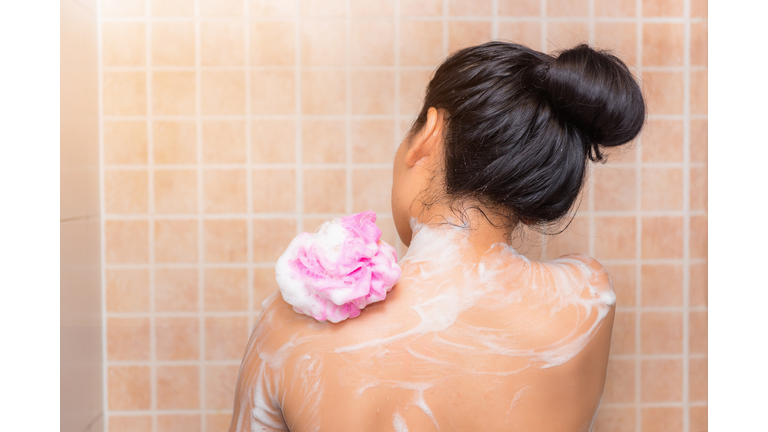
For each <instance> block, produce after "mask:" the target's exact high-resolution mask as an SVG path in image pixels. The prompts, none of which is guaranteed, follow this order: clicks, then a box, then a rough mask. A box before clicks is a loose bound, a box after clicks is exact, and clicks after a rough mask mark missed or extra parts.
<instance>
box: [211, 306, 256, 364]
mask: <svg viewBox="0 0 768 432" xmlns="http://www.w3.org/2000/svg"><path fill="white" fill-rule="evenodd" d="M248 330H249V328H248V318H246V317H244V316H243V317H239V316H221V317H212V316H209V317H206V318H205V358H206V359H207V360H241V359H242V358H243V354H245V346H246V344H247V343H248Z"/></svg>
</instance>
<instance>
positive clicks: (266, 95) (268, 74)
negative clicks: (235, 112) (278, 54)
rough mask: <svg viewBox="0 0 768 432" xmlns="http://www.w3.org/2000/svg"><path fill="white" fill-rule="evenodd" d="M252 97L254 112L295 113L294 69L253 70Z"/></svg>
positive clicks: (252, 109)
mask: <svg viewBox="0 0 768 432" xmlns="http://www.w3.org/2000/svg"><path fill="white" fill-rule="evenodd" d="M250 98H251V113H252V114H256V115H259V114H294V113H295V111H296V77H295V73H294V71H292V70H263V71H252V72H251V94H250ZM302 103H303V101H302Z"/></svg>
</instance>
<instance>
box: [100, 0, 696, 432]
mask: <svg viewBox="0 0 768 432" xmlns="http://www.w3.org/2000/svg"><path fill="white" fill-rule="evenodd" d="M641 1H642V2H641ZM494 38H500V39H506V40H514V41H518V42H522V43H525V44H528V45H529V46H531V47H533V48H536V49H542V50H547V51H549V50H553V49H557V48H563V47H567V46H569V45H571V44H573V43H575V42H577V41H588V42H591V43H593V44H595V45H597V46H600V47H606V48H611V49H614V50H615V51H616V52H617V53H618V54H619V55H620V56H621V57H622V58H624V59H625V60H626V61H627V63H628V64H630V65H631V66H632V67H633V69H634V71H635V72H636V73H637V74H638V76H640V77H641V78H642V81H643V85H644V88H645V91H646V94H647V96H648V103H649V108H650V120H649V123H648V127H647V129H646V132H645V133H644V134H643V136H642V138H641V139H640V140H639V141H638V142H637V143H635V144H634V145H633V146H631V148H628V149H626V150H624V151H622V152H618V153H615V154H614V155H612V157H611V162H610V163H609V164H607V165H600V166H597V167H596V168H595V169H594V172H593V174H592V176H591V180H590V185H589V187H588V189H587V191H586V193H585V195H584V200H583V201H582V205H581V208H580V211H579V214H578V217H577V218H576V219H575V221H574V223H573V224H572V226H571V228H570V230H569V231H568V232H567V233H566V234H564V235H563V236H561V238H557V239H554V240H552V239H545V241H544V242H543V246H542V245H539V246H536V245H534V246H532V247H528V248H527V249H526V250H527V251H528V255H530V256H533V257H550V256H556V255H559V254H561V253H565V252H572V251H578V252H589V253H590V254H592V255H593V256H595V257H597V258H598V259H600V260H601V261H602V262H603V263H604V264H605V265H606V266H607V267H608V269H609V271H610V273H611V275H612V278H613V280H614V284H615V288H616V291H617V295H618V306H617V313H616V323H615V327H614V338H613V342H612V352H611V361H610V366H609V371H608V382H607V384H606V390H605V395H604V397H603V404H602V408H601V409H600V413H599V415H598V420H597V425H596V428H595V430H597V431H602V432H605V431H637V432H640V431H646V432H650V431H662V430H663V431H674V432H677V431H691V432H693V431H702V430H706V418H707V259H706V258H707V230H706V226H707V201H706V199H707V198H706V197H707V194H706V192H707V166H706V162H707V90H706V83H707V5H706V0H704V1H702V0H376V1H374V0H298V1H297V0H245V1H244V0H102V4H101V43H102V47H101V67H102V69H101V70H102V72H101V79H102V134H103V137H102V140H103V170H104V176H103V178H104V185H103V186H104V188H103V189H104V196H103V201H104V206H105V207H104V214H105V217H104V219H105V221H104V236H105V245H106V247H105V251H104V264H105V268H106V278H105V295H106V303H105V304H106V311H105V313H106V316H107V341H106V342H107V344H106V346H107V348H106V355H107V366H108V369H107V374H106V375H107V381H108V385H107V395H106V405H107V422H108V428H109V430H110V431H113V432H114V431H126V430H141V431H150V430H153V431H158V432H160V431H170V430H184V431H198V430H204V431H223V430H226V429H227V427H228V424H229V417H230V414H229V412H230V410H231V407H232V398H233V387H234V384H235V379H236V375H237V370H238V365H239V362H240V359H241V356H242V354H243V350H244V346H245V343H246V340H247V338H248V335H249V332H250V328H251V326H252V324H253V323H254V322H255V319H256V318H257V316H258V313H259V309H260V303H261V300H262V299H264V298H265V297H266V296H267V295H269V293H270V292H271V291H273V290H274V289H275V288H276V286H275V283H274V280H273V279H274V278H273V272H272V268H273V263H274V261H275V259H276V258H277V256H278V255H279V254H280V253H281V252H282V249H283V248H284V247H285V245H287V243H288V242H289V240H291V238H292V237H293V236H294V235H295V234H297V233H298V232H301V231H304V230H308V231H311V230H314V228H315V227H316V226H317V225H318V224H319V223H320V222H321V221H322V220H324V219H326V218H328V217H332V216H337V215H342V214H345V213H351V212H356V211H361V210H374V211H376V212H377V213H378V214H379V221H380V224H379V225H380V226H381V227H382V229H383V230H384V233H385V239H386V240H387V241H390V242H394V241H395V237H396V234H395V231H394V228H393V224H392V220H391V216H390V214H389V212H390V208H389V189H390V181H391V159H392V156H393V154H394V149H395V146H396V145H397V143H398V142H399V141H400V139H401V137H402V136H403V134H404V132H405V131H406V128H407V126H408V124H409V122H410V120H411V119H412V116H413V114H414V113H415V111H416V110H417V108H418V106H419V103H420V98H421V96H422V92H423V90H424V86H425V84H426V82H427V79H428V77H429V74H430V72H431V71H432V70H433V69H434V67H435V66H436V65H437V64H438V63H439V62H440V60H441V59H442V58H443V57H444V56H445V55H446V54H447V53H449V52H451V51H453V50H455V49H457V48H459V47H463V46H467V45H472V44H477V43H481V42H484V41H487V40H490V39H494ZM398 247H399V249H400V251H401V252H402V249H403V248H402V247H401V245H399V246H398Z"/></svg>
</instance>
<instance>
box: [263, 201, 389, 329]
mask: <svg viewBox="0 0 768 432" xmlns="http://www.w3.org/2000/svg"><path fill="white" fill-rule="evenodd" d="M380 238H381V230H379V228H378V227H377V226H376V213H374V212H371V211H367V212H363V213H357V214H353V215H349V216H345V217H343V218H341V219H338V220H330V221H327V222H325V223H323V225H321V226H320V228H318V229H317V231H316V232H315V233H313V234H310V233H306V232H305V233H301V234H299V235H298V236H296V238H294V239H293V241H291V244H290V245H288V249H286V251H285V252H284V253H283V255H282V256H281V257H280V258H279V259H278V260H277V265H276V266H275V274H276V277H277V284H278V285H279V287H280V293H281V294H282V296H283V299H284V300H285V301H286V302H288V303H289V304H290V305H292V306H293V310H295V311H296V312H298V313H302V314H305V315H309V316H311V317H312V318H314V319H316V320H318V321H330V322H333V323H337V322H340V321H344V320H345V319H347V318H354V317H356V316H358V315H360V310H361V309H363V308H365V307H366V306H367V305H369V304H371V303H374V302H378V301H382V300H384V299H385V298H386V297H387V293H388V292H389V291H390V290H391V289H392V287H393V286H394V285H395V283H396V282H397V280H398V278H400V266H398V265H397V252H395V248H393V247H392V246H390V245H388V244H387V243H385V242H384V241H382V240H380Z"/></svg>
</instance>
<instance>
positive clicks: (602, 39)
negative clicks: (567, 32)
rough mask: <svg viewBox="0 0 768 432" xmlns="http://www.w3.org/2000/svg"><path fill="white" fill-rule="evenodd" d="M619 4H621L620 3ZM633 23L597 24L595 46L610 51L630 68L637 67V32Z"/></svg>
mask: <svg viewBox="0 0 768 432" xmlns="http://www.w3.org/2000/svg"><path fill="white" fill-rule="evenodd" d="M618 3H619V4H620V3H621V2H618ZM635 29H636V26H635V24H633V23H624V22H621V23H612V22H596V23H595V45H596V46H597V47H598V48H601V49H608V50H610V51H611V52H612V53H613V54H614V55H615V56H617V57H618V58H620V59H621V60H622V61H623V62H624V63H626V64H627V65H628V66H637V32H636V31H635Z"/></svg>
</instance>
